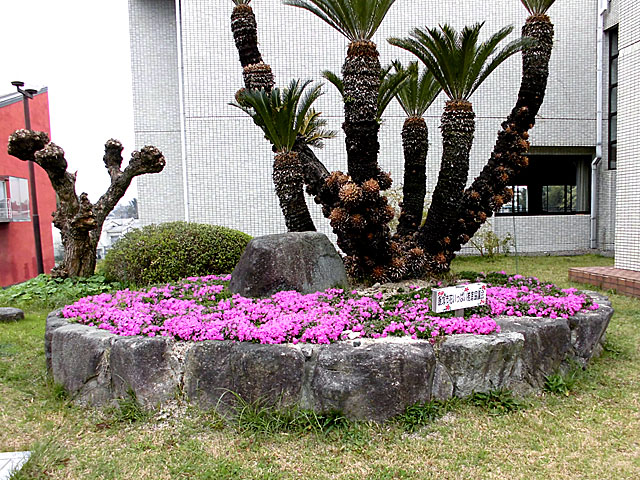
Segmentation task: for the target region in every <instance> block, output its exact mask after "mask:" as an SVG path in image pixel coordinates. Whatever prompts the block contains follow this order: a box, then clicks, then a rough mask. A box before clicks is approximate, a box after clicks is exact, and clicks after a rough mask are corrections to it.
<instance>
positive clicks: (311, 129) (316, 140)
mask: <svg viewBox="0 0 640 480" xmlns="http://www.w3.org/2000/svg"><path fill="white" fill-rule="evenodd" d="M326 125H327V120H326V119H324V118H321V117H320V112H316V111H315V110H314V109H313V108H312V109H310V110H309V111H308V112H307V115H306V116H305V117H304V120H303V122H302V125H301V126H300V131H299V132H298V134H299V135H302V137H303V138H304V142H305V143H306V144H307V145H310V146H312V147H316V148H322V147H323V146H324V142H323V141H324V140H329V139H331V138H335V136H336V135H337V132H336V131H335V130H328V129H326V128H324V127H325V126H326Z"/></svg>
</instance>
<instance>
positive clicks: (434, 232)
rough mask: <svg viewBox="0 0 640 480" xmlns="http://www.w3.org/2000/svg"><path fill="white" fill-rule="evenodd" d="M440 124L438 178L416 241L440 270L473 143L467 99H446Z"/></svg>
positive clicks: (434, 269) (435, 268) (473, 118)
mask: <svg viewBox="0 0 640 480" xmlns="http://www.w3.org/2000/svg"><path fill="white" fill-rule="evenodd" d="M440 128H441V130H442V162H441V164H440V173H439V174H438V182H437V184H436V188H435V190H434V191H433V197H432V200H431V206H430V207H429V212H428V213H427V219H426V221H425V224H424V226H423V227H422V228H420V229H419V230H418V235H417V241H418V244H419V245H420V246H421V247H422V248H423V249H424V251H425V253H426V254H427V255H428V256H429V257H432V258H433V259H434V261H433V262H432V265H431V267H430V269H432V270H433V271H436V272H437V271H441V270H442V266H443V252H444V251H445V250H446V249H447V246H448V244H449V243H450V241H451V239H450V238H449V236H447V232H449V231H450V230H451V224H452V223H453V222H454V221H455V220H456V218H457V217H458V208H459V204H460V198H461V196H462V193H463V191H464V187H465V185H466V183H467V176H468V173H469V152H470V151H471V146H472V145H473V134H474V131H475V114H474V113H473V109H472V107H471V103H469V102H467V101H459V102H454V101H448V102H447V103H446V106H445V110H444V113H443V114H442V120H441V125H440Z"/></svg>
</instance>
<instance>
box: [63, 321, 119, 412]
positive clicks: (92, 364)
mask: <svg viewBox="0 0 640 480" xmlns="http://www.w3.org/2000/svg"><path fill="white" fill-rule="evenodd" d="M117 338H118V337H117V336H116V335H113V334H111V333H109V332H107V331H104V330H98V329H97V328H94V327H88V326H85V325H67V326H63V327H59V328H57V329H55V330H54V331H53V334H52V336H51V371H52V373H53V379H54V380H55V381H56V382H57V383H59V384H61V385H62V386H63V387H64V388H65V390H66V391H67V392H69V394H70V395H71V397H72V398H73V399H74V400H75V401H77V402H78V403H81V404H90V405H104V404H106V403H107V402H108V401H109V400H111V399H112V398H113V392H112V390H111V371H110V368H109V354H110V351H111V346H112V345H113V343H114V341H115V340H116V339H117Z"/></svg>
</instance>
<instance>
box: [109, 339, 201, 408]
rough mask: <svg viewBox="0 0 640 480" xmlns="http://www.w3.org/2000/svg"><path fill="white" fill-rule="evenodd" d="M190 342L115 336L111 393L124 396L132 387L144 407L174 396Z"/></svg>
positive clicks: (111, 358) (111, 357)
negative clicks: (185, 349)
mask: <svg viewBox="0 0 640 480" xmlns="http://www.w3.org/2000/svg"><path fill="white" fill-rule="evenodd" d="M192 345H193V343H186V342H180V343H179V344H177V346H176V342H175V341H174V340H173V339H170V338H167V337H141V336H136V337H124V338H118V339H117V340H116V341H115V343H114V344H113V347H112V348H111V355H110V364H111V378H112V386H113V393H114V395H115V396H117V397H123V398H124V397H126V396H127V395H128V393H129V390H132V391H133V392H134V393H135V395H136V399H137V400H138V402H139V403H140V404H141V405H143V406H145V407H146V406H155V405H158V404H160V403H162V402H165V401H167V400H171V399H173V398H175V397H176V394H177V390H178V387H179V386H180V383H181V381H182V368H181V358H182V357H183V355H184V347H186V348H190V347H191V346H192ZM174 346H176V348H175V349H174V348H173V347H174ZM176 357H177V358H176Z"/></svg>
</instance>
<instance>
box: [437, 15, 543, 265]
mask: <svg viewBox="0 0 640 480" xmlns="http://www.w3.org/2000/svg"><path fill="white" fill-rule="evenodd" d="M522 35H523V36H528V37H533V38H535V39H536V40H537V43H536V44H534V45H533V46H530V47H527V48H525V49H524V50H523V52H522V81H521V84H520V90H519V93H518V100H517V102H516V105H515V107H513V109H512V110H511V113H510V114H509V116H508V117H507V120H506V121H505V122H503V123H502V128H501V130H500V131H499V132H498V139H497V141H496V144H495V146H494V149H493V152H492V154H491V158H490V160H489V162H488V163H487V165H486V166H485V167H484V168H483V169H482V172H481V173H480V175H479V176H478V177H477V178H476V179H475V180H474V181H473V183H472V184H471V186H470V187H469V188H468V189H467V190H466V191H465V192H464V195H463V197H462V201H461V206H460V215H459V216H458V217H459V218H458V220H457V221H456V222H455V223H454V224H453V225H452V229H451V239H452V242H451V244H450V246H449V248H448V249H447V251H446V256H447V260H448V262H451V260H452V259H453V258H454V257H455V252H456V251H457V250H459V249H460V248H461V247H462V245H464V244H465V243H466V242H468V241H469V239H470V238H471V237H472V236H473V235H474V234H475V233H476V232H477V231H478V229H479V228H480V226H481V225H482V224H483V223H484V222H485V221H486V219H487V217H490V216H491V215H493V213H494V212H497V211H498V210H499V209H500V208H501V207H502V205H503V204H505V203H508V202H510V201H511V199H512V196H513V192H512V190H511V188H510V185H511V182H512V180H513V178H514V177H515V175H517V174H518V173H520V172H521V171H522V170H523V169H524V168H525V167H526V166H527V165H528V158H527V157H526V153H527V151H528V149H529V142H528V138H529V133H528V132H529V130H530V129H531V128H533V126H534V124H535V117H536V115H537V114H538V111H539V110H540V107H541V105H542V102H543V100H544V95H545V90H546V87H547V78H548V76H549V59H550V58H551V50H552V46H553V24H552V23H551V21H550V19H549V17H548V16H547V15H532V16H530V17H529V18H528V19H527V21H526V23H525V24H524V26H523V28H522Z"/></svg>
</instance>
